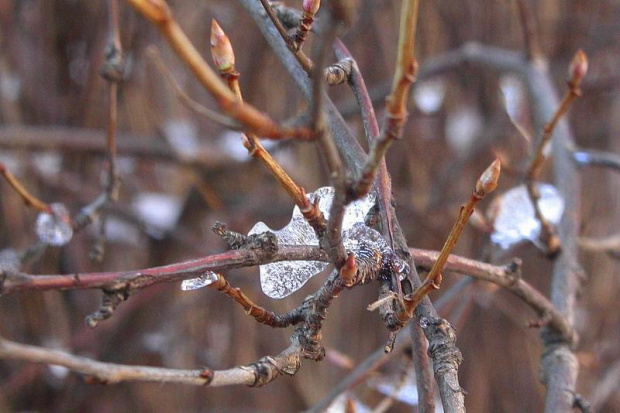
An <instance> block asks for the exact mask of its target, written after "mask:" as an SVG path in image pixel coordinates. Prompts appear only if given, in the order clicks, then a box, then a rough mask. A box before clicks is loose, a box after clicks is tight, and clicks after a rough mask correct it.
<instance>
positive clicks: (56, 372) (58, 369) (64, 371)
mask: <svg viewBox="0 0 620 413" xmlns="http://www.w3.org/2000/svg"><path fill="white" fill-rule="evenodd" d="M48 367H49V369H50V373H52V375H53V376H54V377H56V378H57V379H60V380H63V379H64V378H65V377H67V375H68V374H69V369H68V368H66V367H65V366H59V365H57V364H50V365H49V366H48Z"/></svg>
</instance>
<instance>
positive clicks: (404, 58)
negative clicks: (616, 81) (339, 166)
mask: <svg viewBox="0 0 620 413" xmlns="http://www.w3.org/2000/svg"><path fill="white" fill-rule="evenodd" d="M418 4H419V2H418V0H405V1H403V3H402V6H401V13H400V15H401V16H402V17H401V21H400V33H399V38H398V58H397V62H396V69H395V71H394V77H393V81H392V91H391V93H390V95H389V96H388V98H387V100H386V123H385V125H384V127H383V132H382V133H381V136H380V137H379V138H378V139H376V140H373V142H372V145H371V148H370V153H369V155H368V159H367V161H366V164H365V165H364V168H363V170H362V173H361V175H360V177H359V178H358V180H357V182H356V183H355V184H354V186H353V190H352V192H353V193H354V194H355V195H354V196H355V197H356V198H361V197H362V196H364V195H365V194H367V193H368V191H370V188H371V187H372V184H373V182H374V180H375V176H376V174H377V170H378V169H379V166H380V164H381V161H382V159H384V157H385V153H386V152H387V150H388V149H389V147H390V146H391V144H392V142H394V141H395V140H398V139H400V138H401V137H402V133H403V127H404V124H405V122H406V120H407V113H408V112H407V101H408V98H409V88H410V87H411V84H412V83H413V82H414V80H415V73H416V71H417V61H416V60H415V52H414V51H415V31H416V26H417V20H418Z"/></svg>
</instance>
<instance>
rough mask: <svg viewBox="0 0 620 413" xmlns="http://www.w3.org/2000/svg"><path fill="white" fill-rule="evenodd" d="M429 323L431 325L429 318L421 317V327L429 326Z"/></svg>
mask: <svg viewBox="0 0 620 413" xmlns="http://www.w3.org/2000/svg"><path fill="white" fill-rule="evenodd" d="M429 325H431V322H430V320H429V319H428V318H426V317H422V318H420V327H422V328H427V327H428V326H429Z"/></svg>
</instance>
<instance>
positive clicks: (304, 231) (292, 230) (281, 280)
mask: <svg viewBox="0 0 620 413" xmlns="http://www.w3.org/2000/svg"><path fill="white" fill-rule="evenodd" d="M317 196H318V197H319V210H321V212H323V215H324V216H325V219H329V208H330V207H331V204H332V201H333V199H334V188H332V187H323V188H319V189H317V190H316V191H315V192H314V193H310V194H308V198H309V199H310V201H311V202H314V200H315V199H316V197H317ZM374 203H375V197H374V195H373V194H369V195H367V196H366V197H364V198H362V199H360V200H358V201H355V202H352V203H351V204H350V205H349V206H348V207H347V210H346V212H345V215H344V219H343V223H342V230H343V238H344V239H345V247H347V248H349V249H355V248H353V247H354V246H353V245H351V244H350V242H351V241H347V234H348V233H349V232H350V231H352V230H353V229H354V226H355V224H356V223H363V222H364V218H366V214H367V213H368V211H369V210H370V208H372V206H373V205H374ZM368 229H369V230H370V228H368ZM265 231H271V232H273V233H274V234H275V235H276V237H277V238H278V245H319V240H318V238H317V237H316V234H315V233H314V230H313V229H312V227H311V226H310V225H309V224H308V222H307V221H306V219H305V218H304V216H303V214H302V213H301V211H300V210H299V207H297V206H295V208H294V209H293V216H292V217H291V220H290V222H289V223H288V224H287V225H286V226H285V227H284V228H282V229H281V230H279V231H274V230H273V229H271V228H269V227H268V226H267V225H265V224H264V223H263V222H259V223H257V224H256V225H254V227H253V228H252V229H251V230H250V232H249V233H248V235H252V234H260V233H263V232H265ZM375 232H376V231H375ZM327 265H328V264H327V263H325V262H320V261H281V262H274V263H271V264H265V265H261V266H260V281H261V288H262V290H263V292H264V293H265V294H266V295H268V296H269V297H271V298H284V297H286V296H288V295H290V294H292V293H294V292H295V291H297V290H299V289H300V288H301V287H303V286H304V284H305V283H306V282H307V281H308V280H309V279H310V278H312V277H313V276H314V275H316V274H318V273H319V272H321V271H323V270H324V269H325V268H326V267H327Z"/></svg>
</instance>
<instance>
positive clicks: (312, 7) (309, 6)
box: [302, 0, 321, 15]
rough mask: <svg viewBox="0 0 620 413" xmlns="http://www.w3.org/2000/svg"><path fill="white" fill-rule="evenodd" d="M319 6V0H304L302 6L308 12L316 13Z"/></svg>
mask: <svg viewBox="0 0 620 413" xmlns="http://www.w3.org/2000/svg"><path fill="white" fill-rule="evenodd" d="M319 7H321V0H304V2H303V5H302V8H303V9H304V11H305V12H306V13H308V14H312V15H314V14H316V12H317V11H319Z"/></svg>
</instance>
